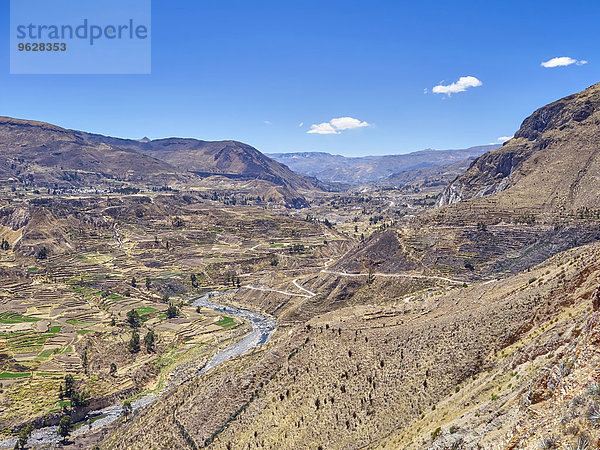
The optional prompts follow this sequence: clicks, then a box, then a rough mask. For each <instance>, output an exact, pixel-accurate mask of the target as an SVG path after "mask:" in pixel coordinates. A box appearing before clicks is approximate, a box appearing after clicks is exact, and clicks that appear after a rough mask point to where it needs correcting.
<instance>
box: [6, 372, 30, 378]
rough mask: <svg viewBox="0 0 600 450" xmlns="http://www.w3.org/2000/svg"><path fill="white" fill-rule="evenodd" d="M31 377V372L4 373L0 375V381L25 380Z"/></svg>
mask: <svg viewBox="0 0 600 450" xmlns="http://www.w3.org/2000/svg"><path fill="white" fill-rule="evenodd" d="M30 375H31V372H14V373H12V372H2V373H0V379H6V378H25V377H28V376H30Z"/></svg>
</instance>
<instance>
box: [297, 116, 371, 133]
mask: <svg viewBox="0 0 600 450" xmlns="http://www.w3.org/2000/svg"><path fill="white" fill-rule="evenodd" d="M370 125H371V124H370V123H368V122H365V121H360V120H358V119H355V118H354V117H337V118H335V119H331V120H330V121H329V122H323V123H319V124H313V125H311V126H310V130H308V131H307V133H309V134H340V133H341V132H342V131H344V130H351V129H353V128H364V127H368V126H370Z"/></svg>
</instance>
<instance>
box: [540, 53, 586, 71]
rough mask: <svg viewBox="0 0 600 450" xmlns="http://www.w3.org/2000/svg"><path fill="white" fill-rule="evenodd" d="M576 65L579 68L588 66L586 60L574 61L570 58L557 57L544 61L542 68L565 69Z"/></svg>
mask: <svg viewBox="0 0 600 450" xmlns="http://www.w3.org/2000/svg"><path fill="white" fill-rule="evenodd" d="M572 64H575V65H577V66H583V65H584V64H587V61H586V60H585V59H580V60H577V59H573V58H570V57H568V56H557V57H556V58H552V59H549V60H548V61H544V62H543V63H542V67H546V68H551V67H565V66H570V65H572Z"/></svg>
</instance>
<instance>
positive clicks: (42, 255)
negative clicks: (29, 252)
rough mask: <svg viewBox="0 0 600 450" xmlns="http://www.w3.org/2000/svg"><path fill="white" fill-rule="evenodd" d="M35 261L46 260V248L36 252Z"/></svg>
mask: <svg viewBox="0 0 600 450" xmlns="http://www.w3.org/2000/svg"><path fill="white" fill-rule="evenodd" d="M36 258H37V259H46V258H48V249H47V248H46V247H40V248H39V249H38V251H37V255H36Z"/></svg>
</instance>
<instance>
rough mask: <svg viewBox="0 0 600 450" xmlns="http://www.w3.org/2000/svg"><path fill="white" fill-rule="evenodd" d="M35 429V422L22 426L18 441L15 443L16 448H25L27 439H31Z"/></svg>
mask: <svg viewBox="0 0 600 450" xmlns="http://www.w3.org/2000/svg"><path fill="white" fill-rule="evenodd" d="M32 431H33V424H31V423H30V424H29V425H27V426H26V427H23V428H21V430H20V431H19V436H18V437H17V443H16V444H15V448H21V449H23V448H25V446H26V445H27V441H28V440H29V437H30V436H31V433H32Z"/></svg>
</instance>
